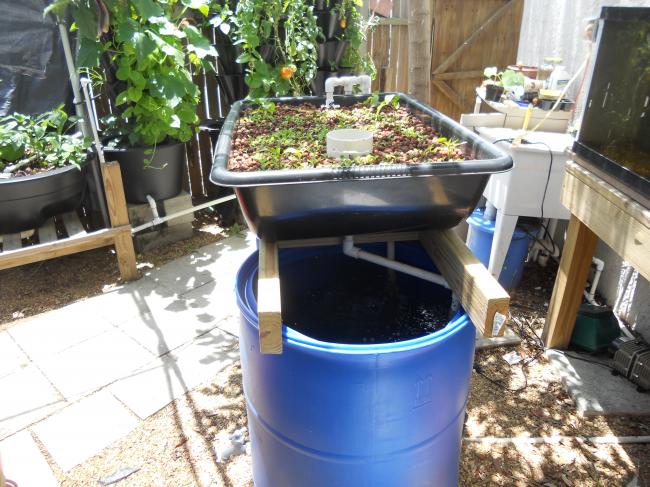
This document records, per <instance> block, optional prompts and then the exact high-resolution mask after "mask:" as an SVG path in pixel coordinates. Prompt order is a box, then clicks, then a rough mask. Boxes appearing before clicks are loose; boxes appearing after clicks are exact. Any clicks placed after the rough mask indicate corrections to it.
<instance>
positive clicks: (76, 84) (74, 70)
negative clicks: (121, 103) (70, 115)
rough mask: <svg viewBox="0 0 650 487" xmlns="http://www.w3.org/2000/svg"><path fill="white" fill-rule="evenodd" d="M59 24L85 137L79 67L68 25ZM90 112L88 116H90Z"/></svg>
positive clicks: (76, 108)
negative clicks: (75, 58)
mask: <svg viewBox="0 0 650 487" xmlns="http://www.w3.org/2000/svg"><path fill="white" fill-rule="evenodd" d="M58 25H59V34H60V35H61V44H63V54H64V55H65V63H66V66H67V67H68V77H69V78H70V85H71V86H72V95H73V97H74V99H73V100H72V103H73V104H74V109H75V113H76V114H77V116H78V117H79V123H78V125H79V128H80V129H81V133H82V134H83V135H84V137H88V135H89V134H88V127H87V126H86V121H87V119H86V117H85V114H84V110H83V100H82V99H81V92H80V91H79V76H78V75H77V67H76V66H75V65H74V56H73V55H72V49H70V39H69V38H68V29H67V26H66V25H64V24H63V23H62V22H58ZM90 113H91V112H88V117H90Z"/></svg>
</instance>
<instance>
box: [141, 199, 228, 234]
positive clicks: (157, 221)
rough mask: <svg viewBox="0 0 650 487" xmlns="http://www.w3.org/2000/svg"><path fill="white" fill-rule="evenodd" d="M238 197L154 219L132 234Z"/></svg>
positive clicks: (211, 202) (207, 203) (210, 202)
mask: <svg viewBox="0 0 650 487" xmlns="http://www.w3.org/2000/svg"><path fill="white" fill-rule="evenodd" d="M236 197H237V196H235V195H234V194H229V195H228V196H224V197H223V198H217V199H216V200H212V201H208V202H206V203H201V204H200V205H197V206H193V207H192V208H186V209H185V210H181V211H177V212H176V213H172V214H171V215H167V216H163V217H159V218H158V220H156V219H155V218H154V220H153V221H150V222H148V223H143V224H142V225H139V226H137V227H135V228H132V229H131V233H132V234H135V233H138V232H141V231H142V230H146V229H147V228H151V227H153V226H155V225H160V224H161V223H165V222H166V221H169V220H173V219H174V218H178V217H181V216H183V215H187V214H188V213H193V212H195V211H199V210H202V209H203V208H207V207H209V206H215V205H220V204H221V203H225V202H226V201H230V200H234V199H235V198H236Z"/></svg>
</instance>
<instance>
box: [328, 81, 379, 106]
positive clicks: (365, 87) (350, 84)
mask: <svg viewBox="0 0 650 487" xmlns="http://www.w3.org/2000/svg"><path fill="white" fill-rule="evenodd" d="M337 86H342V87H343V93H345V94H346V95H351V94H352V92H353V90H354V87H355V86H359V88H360V89H361V94H363V95H369V94H370V86H371V79H370V76H368V75H367V74H362V75H360V76H342V77H341V78H327V79H326V80H325V106H326V107H330V106H332V105H333V104H334V88H336V87H337Z"/></svg>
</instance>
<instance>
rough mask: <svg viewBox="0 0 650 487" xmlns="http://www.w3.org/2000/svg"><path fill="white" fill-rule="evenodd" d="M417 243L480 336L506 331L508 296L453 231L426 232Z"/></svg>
mask: <svg viewBox="0 0 650 487" xmlns="http://www.w3.org/2000/svg"><path fill="white" fill-rule="evenodd" d="M420 243H421V244H422V246H423V247H424V249H425V250H426V251H427V253H428V254H429V256H430V257H431V259H432V260H433V262H434V263H435V264H436V267H437V268H438V270H439V271H440V273H441V274H442V275H443V276H444V278H445V279H446V280H447V282H448V283H449V286H450V287H451V289H452V291H453V292H454V293H455V294H456V295H457V296H458V299H459V300H460V302H461V304H462V306H463V308H464V309H465V311H467V314H468V315H469V317H470V319H471V320H472V323H474V326H475V327H476V328H477V330H478V331H479V333H480V334H481V335H482V336H485V337H490V336H501V335H503V333H504V332H505V326H504V325H505V317H506V316H508V308H509V304H510V296H509V295H508V293H507V292H506V291H505V289H503V287H501V285H500V284H499V282H498V281H497V280H496V279H495V278H494V277H493V276H492V274H490V273H489V272H488V270H487V269H486V268H485V266H484V265H483V264H482V263H481V262H480V261H479V260H478V259H477V258H476V257H475V256H474V254H473V253H472V252H471V251H470V250H469V248H467V246H466V245H465V243H464V242H463V241H462V240H461V239H460V238H459V237H458V235H456V233H455V232H454V231H453V230H443V231H428V232H422V233H421V235H420Z"/></svg>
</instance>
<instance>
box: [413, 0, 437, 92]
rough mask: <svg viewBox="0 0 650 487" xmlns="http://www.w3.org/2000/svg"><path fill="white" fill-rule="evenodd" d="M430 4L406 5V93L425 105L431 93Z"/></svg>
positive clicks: (415, 1)
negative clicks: (407, 42) (407, 41)
mask: <svg viewBox="0 0 650 487" xmlns="http://www.w3.org/2000/svg"><path fill="white" fill-rule="evenodd" d="M431 3H432V0H409V4H408V7H409V10H408V21H409V24H408V36H409V69H408V92H409V94H410V95H413V96H414V97H415V98H417V99H418V100H420V101H421V102H422V103H427V104H428V103H429V97H430V93H431V38H432V23H431Z"/></svg>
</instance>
